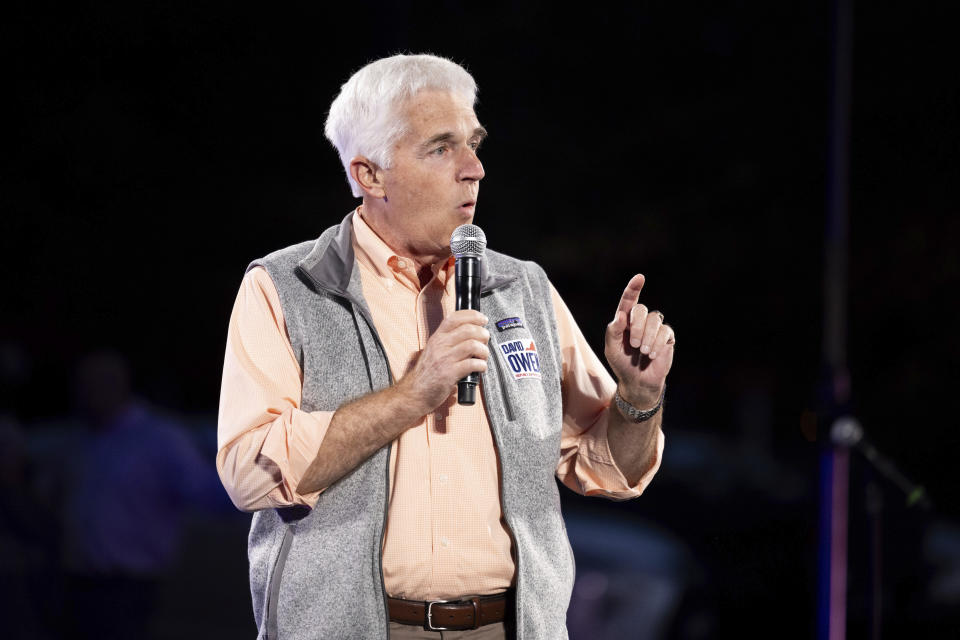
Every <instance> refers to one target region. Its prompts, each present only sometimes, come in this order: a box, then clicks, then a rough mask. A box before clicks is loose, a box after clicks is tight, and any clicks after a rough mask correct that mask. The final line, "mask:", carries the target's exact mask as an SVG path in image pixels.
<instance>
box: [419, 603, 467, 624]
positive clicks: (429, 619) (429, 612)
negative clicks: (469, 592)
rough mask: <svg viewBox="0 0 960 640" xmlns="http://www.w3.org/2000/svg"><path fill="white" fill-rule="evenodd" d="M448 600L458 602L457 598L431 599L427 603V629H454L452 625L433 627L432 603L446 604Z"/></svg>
mask: <svg viewBox="0 0 960 640" xmlns="http://www.w3.org/2000/svg"><path fill="white" fill-rule="evenodd" d="M450 602H460V601H459V600H431V601H430V602H428V603H427V626H426V627H424V628H425V629H426V630H427V631H455V629H454V628H453V627H435V626H433V605H435V604H448V603H450Z"/></svg>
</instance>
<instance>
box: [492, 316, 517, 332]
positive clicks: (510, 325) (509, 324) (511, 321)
mask: <svg viewBox="0 0 960 640" xmlns="http://www.w3.org/2000/svg"><path fill="white" fill-rule="evenodd" d="M497 329H498V330H500V331H506V330H507V329H523V321H522V320H520V318H504V319H503V320H497Z"/></svg>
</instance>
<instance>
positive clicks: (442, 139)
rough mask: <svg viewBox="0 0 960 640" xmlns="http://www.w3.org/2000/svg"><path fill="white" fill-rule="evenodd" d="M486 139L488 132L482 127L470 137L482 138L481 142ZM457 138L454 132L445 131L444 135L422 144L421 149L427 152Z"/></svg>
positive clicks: (439, 134)
mask: <svg viewBox="0 0 960 640" xmlns="http://www.w3.org/2000/svg"><path fill="white" fill-rule="evenodd" d="M486 137H487V130H486V129H484V128H483V127H482V126H481V127H477V128H476V129H474V130H473V135H471V136H470V138H471V139H473V138H480V139H481V140H483V139H484V138H486ZM456 138H457V135H456V134H455V133H453V132H452V131H445V132H444V133H438V134H437V135H435V136H433V137H432V138H430V139H429V140H427V141H426V142H424V143H423V144H421V145H420V149H421V151H426V150H427V149H429V148H430V147H432V146H434V145H437V144H440V143H441V142H452V141H453V140H455V139H456Z"/></svg>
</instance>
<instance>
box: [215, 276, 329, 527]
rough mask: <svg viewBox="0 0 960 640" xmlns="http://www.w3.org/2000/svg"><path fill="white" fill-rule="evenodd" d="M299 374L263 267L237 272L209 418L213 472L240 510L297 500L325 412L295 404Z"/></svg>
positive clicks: (309, 500) (304, 501) (307, 501)
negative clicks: (213, 421)
mask: <svg viewBox="0 0 960 640" xmlns="http://www.w3.org/2000/svg"><path fill="white" fill-rule="evenodd" d="M301 390H302V372H301V370H300V364H299V363H298V362H297V359H296V356H295V355H294V352H293V348H292V347H291V346H290V340H289V338H288V337H287V332H286V323H285V321H284V317H283V311H282V309H281V307H280V298H279V295H278V294H277V290H276V287H275V286H274V284H273V281H272V280H271V279H270V276H269V275H268V274H267V272H266V270H264V269H263V268H260V267H257V268H254V269H251V270H250V271H249V272H247V274H246V275H245V276H244V278H243V282H242V283H241V286H240V291H239V292H238V294H237V299H236V302H235V303H234V307H233V312H232V314H231V316H230V326H229V329H228V331H227V348H226V354H225V356H224V364H223V383H222V386H221V389H220V410H219V414H218V419H217V472H218V473H219V474H220V480H221V482H223V486H224V487H225V488H226V490H227V493H228V494H229V496H230V499H231V500H232V501H233V503H234V504H235V505H236V506H237V508H239V509H241V510H243V511H256V510H259V509H267V508H277V507H288V506H294V505H305V506H308V507H313V505H314V504H316V501H317V498H318V497H319V495H320V492H319V491H318V492H313V493H308V494H304V495H301V494H300V493H298V492H297V485H298V484H299V482H300V479H301V478H302V477H303V475H304V473H305V472H306V470H307V467H309V466H310V463H311V462H312V461H313V459H314V458H315V457H316V455H317V451H318V450H319V449H320V443H321V442H322V441H323V437H324V435H325V434H326V431H327V427H328V426H329V425H330V420H331V418H332V417H333V412H332V411H314V412H305V411H302V410H301V409H300V401H301Z"/></svg>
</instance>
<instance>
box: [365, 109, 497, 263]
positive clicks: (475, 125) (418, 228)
mask: <svg viewBox="0 0 960 640" xmlns="http://www.w3.org/2000/svg"><path fill="white" fill-rule="evenodd" d="M404 107H405V108H404V110H403V115H404V116H405V117H406V121H407V126H408V129H409V132H408V133H407V135H405V136H404V137H403V138H402V139H401V140H400V141H399V142H398V143H397V144H396V146H395V147H394V149H393V166H392V167H391V168H390V169H387V170H385V171H384V177H383V185H384V190H385V193H386V202H384V207H385V210H386V211H387V215H388V219H387V222H388V223H389V225H390V227H391V229H390V235H391V236H393V238H394V240H395V241H397V242H399V243H401V244H402V245H404V246H403V248H404V249H406V250H408V251H410V252H411V253H413V254H414V255H421V256H445V255H449V248H450V234H452V233H453V230H454V229H456V228H457V227H458V226H459V225H461V224H464V223H468V222H472V221H473V214H474V210H475V209H476V205H477V195H478V193H479V190H480V180H481V179H482V178H483V165H482V164H480V160H479V159H478V158H477V148H478V147H479V146H480V141H481V140H482V139H483V137H484V135H486V131H485V130H484V129H483V127H481V126H480V123H479V122H478V121H477V116H476V114H475V113H474V112H473V107H472V105H471V104H470V103H469V101H467V100H465V99H463V98H461V97H459V96H455V95H453V94H451V93H447V92H444V91H421V92H420V93H418V94H417V95H416V96H414V97H413V98H411V99H410V100H409V101H408V102H407V103H406V105H404ZM398 248H399V247H398Z"/></svg>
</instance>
